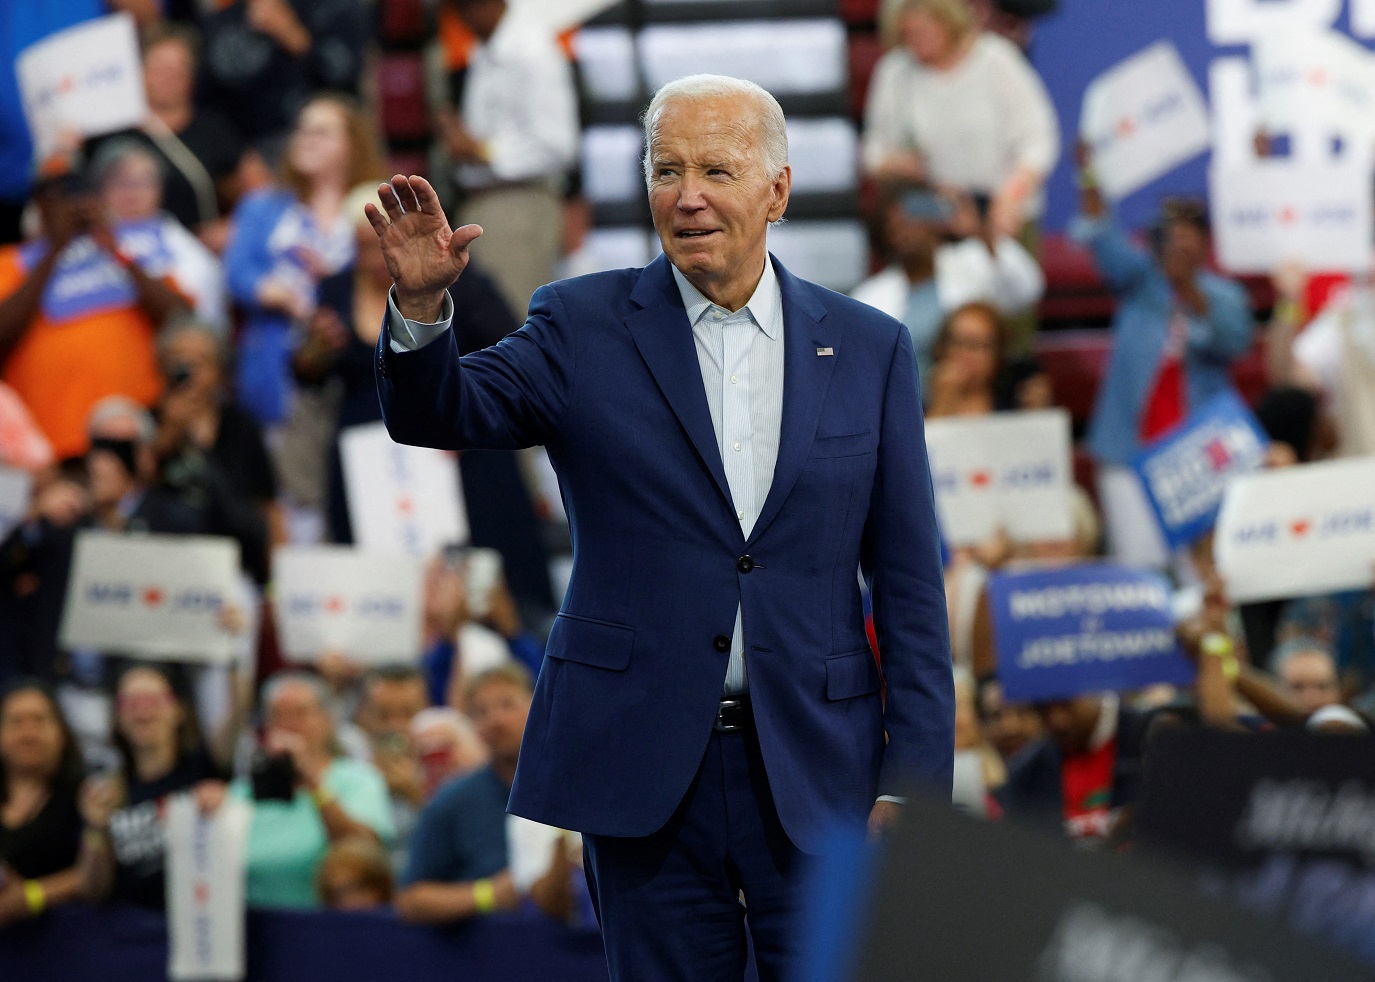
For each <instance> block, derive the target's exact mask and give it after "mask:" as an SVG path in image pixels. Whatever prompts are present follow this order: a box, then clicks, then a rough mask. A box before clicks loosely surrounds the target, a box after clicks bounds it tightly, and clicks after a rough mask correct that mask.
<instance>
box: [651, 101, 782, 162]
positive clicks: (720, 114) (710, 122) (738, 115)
mask: <svg viewBox="0 0 1375 982" xmlns="http://www.w3.org/2000/svg"><path fill="white" fill-rule="evenodd" d="M760 124H761V121H760V118H759V115H758V113H757V111H755V109H754V107H753V106H751V105H749V104H748V102H744V101H742V100H738V99H722V98H700V99H682V100H678V101H675V102H671V103H669V104H668V105H666V106H665V107H664V108H663V109H662V110H660V112H659V114H658V116H657V117H656V118H655V120H654V125H653V126H652V127H651V129H650V134H649V137H650V146H651V148H652V149H653V150H654V151H656V152H658V151H659V150H661V149H663V150H675V151H682V150H695V149H697V148H712V147H718V146H722V147H724V146H725V145H727V144H737V145H738V144H740V143H746V144H748V143H750V142H752V141H753V140H755V139H756V138H757V137H758V134H759V129H760Z"/></svg>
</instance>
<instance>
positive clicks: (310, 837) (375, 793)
mask: <svg viewBox="0 0 1375 982" xmlns="http://www.w3.org/2000/svg"><path fill="white" fill-rule="evenodd" d="M263 707H264V714H265V721H266V724H267V734H266V736H265V738H264V747H265V749H266V751H267V753H268V754H269V755H271V756H280V755H286V756H289V757H290V759H291V762H292V765H293V767H294V770H295V786H294V788H292V789H291V790H290V793H291V797H290V799H289V800H285V801H282V800H265V801H257V802H255V804H254V810H253V824H252V827H251V829H250V831H249V836H248V850H247V858H246V865H247V867H248V882H247V890H246V898H247V902H248V905H249V906H250V907H293V908H313V907H319V906H320V898H319V896H318V895H317V893H316V890H315V874H316V870H317V869H318V868H319V865H320V861H321V860H322V859H324V857H325V853H326V852H327V851H328V850H329V847H330V846H331V845H332V844H334V843H336V842H341V841H343V840H345V839H348V838H351V837H354V836H362V837H365V838H371V839H374V840H376V841H378V842H381V843H382V844H383V845H384V846H386V845H390V842H391V839H392V835H393V831H392V819H391V802H390V799H389V798H388V796H387V785H386V782H385V781H384V780H383V779H382V775H381V774H380V773H378V771H377V769H376V768H374V767H373V766H372V765H371V764H366V763H363V762H362V761H357V760H350V759H349V758H347V757H345V756H343V754H342V749H341V748H340V746H339V742H338V740H337V738H336V737H335V732H334V717H333V715H332V713H331V711H330V694H329V690H328V688H327V687H326V686H325V684H324V683H323V682H322V681H321V680H320V679H319V678H317V677H316V676H314V675H308V674H305V673H302V672H283V673H281V674H278V675H276V676H274V677H273V678H272V679H270V680H269V681H268V683H267V685H266V686H265V687H264V688H263ZM230 793H231V794H232V795H234V796H235V797H237V798H240V799H242V800H245V801H247V800H251V799H252V798H253V784H252V782H251V781H250V780H247V779H244V778H240V779H239V780H237V781H235V782H234V784H233V786H232V788H231V792H230Z"/></svg>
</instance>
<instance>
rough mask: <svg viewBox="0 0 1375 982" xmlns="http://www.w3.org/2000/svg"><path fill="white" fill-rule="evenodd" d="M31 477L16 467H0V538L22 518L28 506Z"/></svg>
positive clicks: (31, 487)
mask: <svg viewBox="0 0 1375 982" xmlns="http://www.w3.org/2000/svg"><path fill="white" fill-rule="evenodd" d="M32 490H33V478H32V477H30V476H29V472H28V471H21V470H19V469H18V468H16V467H0V539H3V538H4V537H5V536H7V535H9V534H10V529H12V528H14V527H15V526H16V525H18V524H19V523H20V522H22V521H23V520H24V513H25V512H27V511H28V508H29V492H30V491H32Z"/></svg>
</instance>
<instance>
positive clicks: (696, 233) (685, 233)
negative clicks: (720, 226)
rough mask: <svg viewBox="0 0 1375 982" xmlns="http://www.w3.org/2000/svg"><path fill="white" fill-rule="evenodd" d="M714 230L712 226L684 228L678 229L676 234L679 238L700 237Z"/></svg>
mask: <svg viewBox="0 0 1375 982" xmlns="http://www.w3.org/2000/svg"><path fill="white" fill-rule="evenodd" d="M715 231H716V229H714V228H684V229H679V230H678V233H677V235H678V238H680V239H700V238H702V237H703V236H707V235H712V234H713V233H715Z"/></svg>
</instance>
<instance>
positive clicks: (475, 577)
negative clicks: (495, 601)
mask: <svg viewBox="0 0 1375 982" xmlns="http://www.w3.org/2000/svg"><path fill="white" fill-rule="evenodd" d="M467 564H468V565H467V574H468V615H469V616H470V617H473V618H476V619H481V618H483V617H486V616H487V615H488V614H490V613H491V612H492V591H493V590H494V589H496V585H497V581H498V580H500V579H501V553H499V552H497V551H496V550H495V549H469V550H468V557H467Z"/></svg>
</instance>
